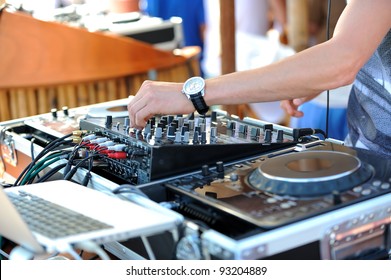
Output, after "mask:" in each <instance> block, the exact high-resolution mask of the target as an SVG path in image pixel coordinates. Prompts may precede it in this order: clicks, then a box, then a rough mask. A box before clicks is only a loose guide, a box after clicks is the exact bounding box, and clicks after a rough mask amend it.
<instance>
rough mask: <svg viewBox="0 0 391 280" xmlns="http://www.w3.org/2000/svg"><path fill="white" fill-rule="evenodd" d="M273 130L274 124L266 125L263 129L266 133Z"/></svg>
mask: <svg viewBox="0 0 391 280" xmlns="http://www.w3.org/2000/svg"><path fill="white" fill-rule="evenodd" d="M268 129H269V130H273V124H265V125H264V127H263V131H266V130H268Z"/></svg>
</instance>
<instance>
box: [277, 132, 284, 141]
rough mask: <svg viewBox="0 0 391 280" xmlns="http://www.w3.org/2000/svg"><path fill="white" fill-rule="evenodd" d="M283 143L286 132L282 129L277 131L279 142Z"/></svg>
mask: <svg viewBox="0 0 391 280" xmlns="http://www.w3.org/2000/svg"><path fill="white" fill-rule="evenodd" d="M283 141H284V131H283V130H281V129H280V130H278V131H277V142H278V143H281V142H283Z"/></svg>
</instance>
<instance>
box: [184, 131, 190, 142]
mask: <svg viewBox="0 0 391 280" xmlns="http://www.w3.org/2000/svg"><path fill="white" fill-rule="evenodd" d="M189 138H190V132H189V131H185V134H184V135H183V143H189V142H190V140H189Z"/></svg>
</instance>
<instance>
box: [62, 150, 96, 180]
mask: <svg viewBox="0 0 391 280" xmlns="http://www.w3.org/2000/svg"><path fill="white" fill-rule="evenodd" d="M93 157H103V155H101V154H92V155H90V156H88V157H86V158H84V159H82V160H81V161H79V162H78V163H77V164H76V165H75V166H74V167H73V168H72V169H71V170H70V171H69V172H68V173H67V175H66V176H64V180H68V181H69V180H71V179H72V177H73V175H75V173H76V171H77V170H78V169H79V167H80V166H81V165H82V164H84V163H85V162H86V161H87V160H90V158H93Z"/></svg>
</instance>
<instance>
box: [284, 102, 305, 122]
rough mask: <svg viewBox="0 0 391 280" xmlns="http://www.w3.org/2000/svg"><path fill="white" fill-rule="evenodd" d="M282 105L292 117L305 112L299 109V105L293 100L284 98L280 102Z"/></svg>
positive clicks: (299, 115)
mask: <svg viewBox="0 0 391 280" xmlns="http://www.w3.org/2000/svg"><path fill="white" fill-rule="evenodd" d="M280 107H281V108H282V109H284V111H285V112H286V113H287V114H288V115H289V116H291V117H297V118H300V117H302V116H303V115H304V114H303V112H301V111H299V110H298V106H297V105H296V104H294V101H293V100H283V101H281V103H280Z"/></svg>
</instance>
